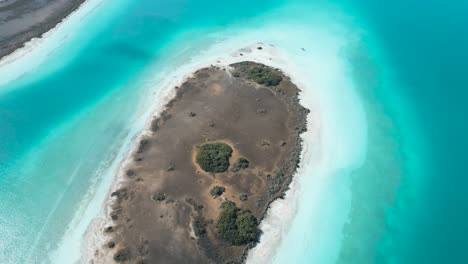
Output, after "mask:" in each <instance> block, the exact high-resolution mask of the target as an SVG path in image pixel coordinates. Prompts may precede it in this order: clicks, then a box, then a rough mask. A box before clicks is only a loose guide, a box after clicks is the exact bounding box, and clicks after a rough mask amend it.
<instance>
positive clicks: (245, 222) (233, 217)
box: [216, 201, 260, 245]
mask: <svg viewBox="0 0 468 264" xmlns="http://www.w3.org/2000/svg"><path fill="white" fill-rule="evenodd" d="M216 229H217V231H218V235H219V236H220V238H221V239H223V240H224V241H226V242H228V243H230V244H232V245H245V244H248V243H250V242H255V241H257V240H258V237H259V235H260V230H259V229H258V222H257V218H255V216H254V215H253V214H252V212H250V211H249V210H246V209H241V208H238V207H237V206H236V204H235V203H234V202H232V201H225V202H223V203H222V204H221V213H220V214H219V218H218V221H217V223H216Z"/></svg>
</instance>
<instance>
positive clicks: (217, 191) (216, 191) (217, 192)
mask: <svg viewBox="0 0 468 264" xmlns="http://www.w3.org/2000/svg"><path fill="white" fill-rule="evenodd" d="M225 191H226V188H224V187H223V186H215V187H213V188H211V190H210V194H211V196H213V198H218V197H219V196H221V195H223V193H224V192H225Z"/></svg>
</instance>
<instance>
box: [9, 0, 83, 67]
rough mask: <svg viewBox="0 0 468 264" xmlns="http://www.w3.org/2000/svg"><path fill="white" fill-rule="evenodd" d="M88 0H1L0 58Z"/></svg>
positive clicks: (38, 35)
mask: <svg viewBox="0 0 468 264" xmlns="http://www.w3.org/2000/svg"><path fill="white" fill-rule="evenodd" d="M84 1H85V0H0V58H2V57H4V56H5V55H8V54H10V53H12V52H13V51H15V50H16V49H18V48H20V47H22V46H23V44H24V43H25V42H27V41H29V40H31V39H32V38H36V37H40V36H41V35H42V34H44V33H45V32H47V31H49V30H50V29H51V28H53V27H54V26H55V25H56V24H57V23H59V22H60V21H62V20H63V19H64V18H65V17H66V16H68V15H69V14H70V13H71V12H73V11H74V10H75V9H76V8H78V7H79V6H80V5H81V4H82V3H83V2H84Z"/></svg>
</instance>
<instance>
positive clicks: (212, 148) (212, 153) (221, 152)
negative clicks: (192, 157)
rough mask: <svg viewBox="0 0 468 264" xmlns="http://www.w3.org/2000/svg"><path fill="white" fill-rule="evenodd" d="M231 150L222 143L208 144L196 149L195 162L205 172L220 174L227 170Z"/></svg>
mask: <svg viewBox="0 0 468 264" xmlns="http://www.w3.org/2000/svg"><path fill="white" fill-rule="evenodd" d="M231 155H232V148H231V147H230V146H229V145H227V144H224V143H210V144H204V145H201V146H199V147H198V153H197V157H196V161H197V163H198V165H200V167H201V168H202V169H203V170H204V171H206V172H214V173H220V172H225V171H227V170H228V168H229V158H230V157H231Z"/></svg>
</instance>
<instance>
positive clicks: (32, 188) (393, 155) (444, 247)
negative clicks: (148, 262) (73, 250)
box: [0, 0, 468, 263]
mask: <svg viewBox="0 0 468 264" xmlns="http://www.w3.org/2000/svg"><path fill="white" fill-rule="evenodd" d="M311 2H314V1H312V0H309V1H306V0H304V1H302V0H297V1H296V0H291V1H286V0H284V1H283V0H278V1H275V0H269V1H265V0H263V1H255V0H237V1H231V0H228V1H212V0H204V1H202V0H200V1H193V0H175V1H160V0H157V1H155V0H141V1H129V0H125V1H104V5H103V6H101V7H100V8H99V9H98V11H99V12H102V13H99V12H95V13H92V17H90V18H88V19H87V20H86V23H84V24H83V25H82V26H81V27H80V28H79V30H78V32H75V34H73V35H72V37H71V39H69V40H68V41H67V42H65V44H64V45H63V46H62V47H61V48H60V49H59V50H57V51H55V53H54V54H53V55H52V57H50V58H49V60H48V61H46V62H45V63H44V64H42V65H41V66H40V68H39V69H36V70H34V71H32V72H29V73H28V74H27V75H26V76H24V77H23V78H21V79H20V80H17V81H15V82H12V83H9V84H7V85H5V86H4V87H0V237H1V238H2V239H1V241H0V262H1V263H48V262H49V260H48V258H49V254H50V252H52V251H54V250H55V249H56V248H57V246H58V244H59V243H60V239H61V237H63V235H64V232H65V231H66V228H67V226H68V224H69V222H70V221H71V219H72V218H73V216H74V212H76V211H77V210H79V206H80V205H82V204H83V201H84V200H86V199H90V198H89V196H92V195H93V194H94V192H96V188H97V187H96V186H97V185H98V184H99V183H100V182H101V181H102V180H103V178H104V174H105V172H106V169H108V168H109V166H111V164H113V161H115V159H116V158H117V157H118V155H119V153H120V151H121V150H122V149H123V148H124V147H125V143H126V142H129V138H128V136H129V135H132V132H134V131H132V130H131V128H132V122H134V121H136V120H138V116H135V115H133V113H134V112H135V110H136V108H137V107H138V106H137V105H138V103H139V102H141V101H142V100H143V99H142V98H144V97H146V96H145V94H144V92H148V88H147V87H146V86H145V85H144V84H145V80H146V79H148V78H149V76H151V74H153V73H152V72H151V71H149V69H150V66H151V70H156V71H158V70H164V63H163V62H164V59H167V57H165V55H166V52H174V50H178V49H180V50H183V49H184V48H186V47H190V46H191V45H195V44H193V43H192V42H191V39H190V35H188V36H189V37H187V36H184V38H181V37H180V33H183V32H186V31H189V30H192V32H197V30H198V31H200V32H202V31H203V32H211V31H216V30H220V29H223V28H226V27H230V26H231V27H235V26H237V25H242V23H243V22H244V21H247V20H249V19H254V18H256V17H260V16H264V15H267V14H268V13H269V12H278V10H277V8H287V7H292V6H299V7H301V8H298V10H304V12H306V11H310V10H312V8H317V7H320V6H321V4H322V2H323V6H337V7H338V8H340V9H341V10H343V11H344V12H345V13H347V14H349V16H350V17H353V20H352V21H353V22H354V23H355V24H357V25H359V26H360V27H362V28H363V29H365V30H366V31H367V33H368V34H364V35H363V40H362V41H363V44H362V45H361V46H359V47H350V49H353V51H352V52H350V51H347V52H348V53H344V57H346V59H347V60H349V63H350V65H351V67H352V68H353V69H352V73H353V76H354V82H355V83H356V87H357V90H358V91H357V92H358V93H359V95H360V96H361V98H362V101H363V104H364V108H365V111H366V115H367V121H368V135H369V139H368V143H369V146H368V149H367V155H366V160H365V162H364V164H363V166H362V167H361V168H358V169H357V170H355V171H354V172H353V174H352V176H351V183H350V191H351V197H352V198H351V211H350V214H349V216H348V223H347V224H346V225H345V226H344V227H343V230H342V232H343V234H344V239H343V240H342V241H339V243H337V245H339V247H340V248H339V249H338V254H337V256H336V258H335V259H336V261H337V262H339V263H468V253H467V252H468V198H467V197H466V188H467V187H466V186H467V185H468V179H467V177H468V173H467V171H466V168H465V167H466V164H468V158H467V157H468V155H466V153H465V150H466V149H467V148H468V140H467V138H466V137H467V135H468V122H467V118H466V115H467V114H468V91H467V89H468V15H467V14H468V2H466V1H463V0H460V1H452V2H450V3H447V2H444V1H439V0H437V1H429V2H428V1H419V0H418V1H412V2H411V3H408V1H402V0H397V1H387V2H382V1H370V0H359V1H332V0H330V1H316V2H320V3H318V4H317V3H315V2H314V3H311ZM312 6H313V7H312ZM323 12H325V13H326V10H323ZM102 14H105V16H104V15H102ZM304 17H307V16H302V15H301V16H298V19H305V18H304ZM310 19H313V17H311V18H310ZM350 21H351V20H350ZM251 26H252V27H256V25H251ZM243 27H245V25H243ZM193 38H194V39H196V41H197V43H198V44H197V45H199V43H200V42H202V41H203V36H200V34H194V36H193ZM367 38H369V42H368V43H366V40H367ZM181 39H183V42H181V41H180V40H181ZM178 40H179V42H177V41H178ZM194 41H195V40H194ZM292 41H293V40H292ZM246 44H248V43H246ZM194 50H197V48H194ZM58 62H64V66H63V67H59V68H58V69H57V68H55V66H56V65H59V64H60V63H58ZM155 65H156V66H155ZM1 75H2V73H1V72H0V78H1ZM3 90H4V91H6V92H2V91H3ZM400 102H404V105H400ZM402 104H403V103H402ZM140 110H141V109H140ZM302 228H304V229H307V228H308V226H304V227H302ZM301 239H303V238H298V239H297V243H301ZM279 252H281V251H279ZM300 254H303V255H301V256H300V257H297V256H296V258H295V259H299V262H301V263H310V262H308V252H301V253H300Z"/></svg>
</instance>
